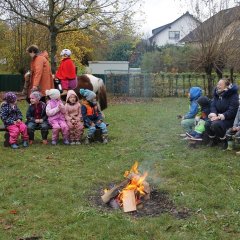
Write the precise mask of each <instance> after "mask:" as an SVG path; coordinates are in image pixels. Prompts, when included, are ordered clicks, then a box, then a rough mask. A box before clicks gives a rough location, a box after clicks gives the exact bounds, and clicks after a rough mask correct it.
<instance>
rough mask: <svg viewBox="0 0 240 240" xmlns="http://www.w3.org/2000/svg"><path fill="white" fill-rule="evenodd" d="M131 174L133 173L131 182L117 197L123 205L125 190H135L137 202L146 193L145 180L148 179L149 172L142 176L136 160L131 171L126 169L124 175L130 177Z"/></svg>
mask: <svg viewBox="0 0 240 240" xmlns="http://www.w3.org/2000/svg"><path fill="white" fill-rule="evenodd" d="M130 174H132V176H131V180H130V182H129V184H128V185H127V186H126V187H125V188H124V189H123V190H122V191H121V192H120V193H119V195H118V197H117V198H118V200H119V203H120V205H121V206H122V202H123V191H124V190H134V192H135V197H136V202H139V200H140V198H141V196H144V195H145V192H144V184H143V182H144V180H145V179H146V177H147V175H148V173H147V172H146V173H144V174H143V175H142V176H141V175H140V173H139V171H138V162H137V161H136V162H135V163H134V165H133V166H132V168H131V169H130V171H126V172H125V173H124V177H128V176H129V175H130Z"/></svg>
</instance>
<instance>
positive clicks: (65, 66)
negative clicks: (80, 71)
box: [55, 57, 76, 80]
mask: <svg viewBox="0 0 240 240" xmlns="http://www.w3.org/2000/svg"><path fill="white" fill-rule="evenodd" d="M55 76H56V78H58V79H60V80H72V79H75V78H76V67H75V65H74V63H73V61H72V59H71V58H69V57H68V58H63V59H62V61H61V63H60V66H59V68H58V70H57V72H56V75H55Z"/></svg>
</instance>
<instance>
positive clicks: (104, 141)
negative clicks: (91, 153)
mask: <svg viewBox="0 0 240 240" xmlns="http://www.w3.org/2000/svg"><path fill="white" fill-rule="evenodd" d="M102 139H103V143H104V144H107V143H108V135H107V134H103V135H102Z"/></svg>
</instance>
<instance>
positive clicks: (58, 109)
mask: <svg viewBox="0 0 240 240" xmlns="http://www.w3.org/2000/svg"><path fill="white" fill-rule="evenodd" d="M46 114H47V116H48V122H49V123H50V124H51V125H52V123H53V122H54V121H59V122H61V121H64V122H66V121H65V107H64V105H63V103H62V101H61V100H60V99H51V100H49V101H48V103H47V107H46Z"/></svg>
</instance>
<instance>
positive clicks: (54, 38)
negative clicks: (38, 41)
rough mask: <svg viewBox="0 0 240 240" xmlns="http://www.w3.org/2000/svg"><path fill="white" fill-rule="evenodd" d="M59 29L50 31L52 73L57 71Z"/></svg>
mask: <svg viewBox="0 0 240 240" xmlns="http://www.w3.org/2000/svg"><path fill="white" fill-rule="evenodd" d="M57 34H58V32H57V31H54V30H51V31H50V46H51V55H50V59H51V69H52V73H55V72H56V68H57V63H56V57H55V56H56V53H57Z"/></svg>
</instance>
